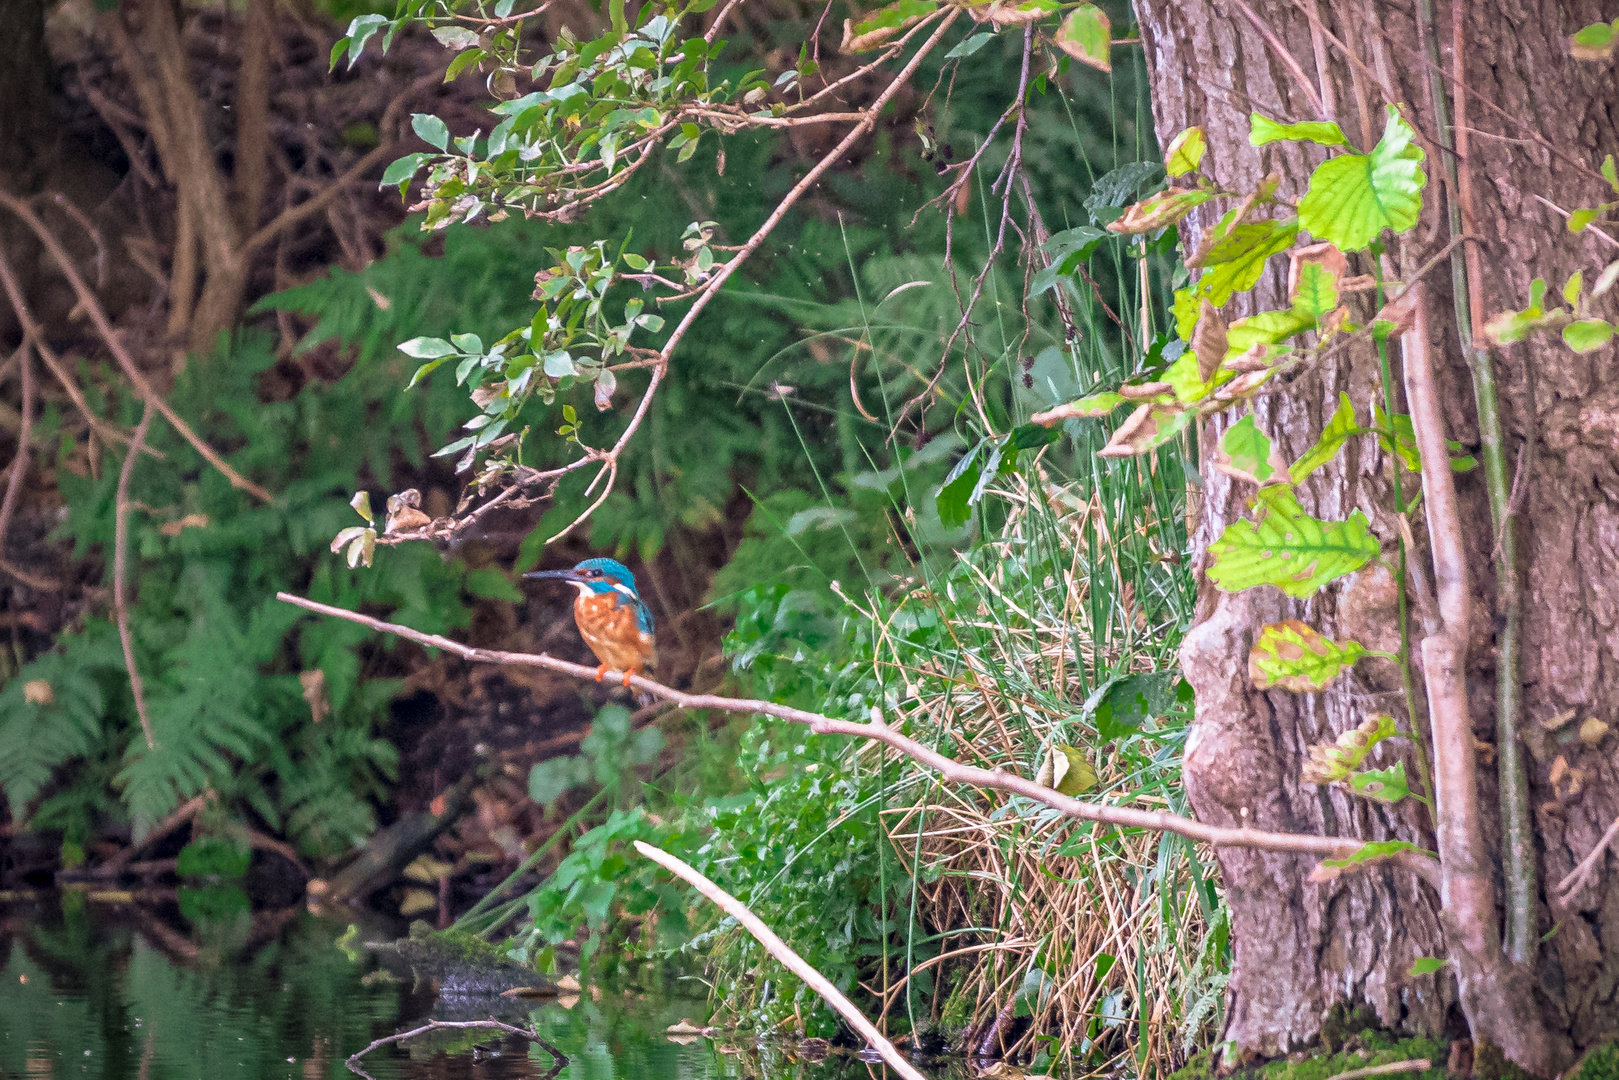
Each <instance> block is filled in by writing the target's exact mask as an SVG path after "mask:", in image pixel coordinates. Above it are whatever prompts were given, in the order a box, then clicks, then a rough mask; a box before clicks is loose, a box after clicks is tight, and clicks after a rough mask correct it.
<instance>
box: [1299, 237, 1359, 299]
mask: <svg viewBox="0 0 1619 1080" xmlns="http://www.w3.org/2000/svg"><path fill="white" fill-rule="evenodd" d="M1312 263H1313V264H1315V265H1316V266H1319V267H1321V269H1323V270H1325V271H1326V272H1327V273H1329V274H1331V275H1332V276H1333V277H1334V278H1336V279H1338V280H1339V281H1342V280H1343V277H1344V275H1345V274H1346V273H1348V272H1349V259H1348V257H1347V256H1346V255H1344V253H1343V252H1341V251H1339V250H1338V249H1337V247H1335V246H1334V245H1332V244H1329V243H1326V242H1325V241H1323V242H1322V243H1319V244H1311V245H1310V246H1309V247H1301V248H1294V249H1293V250H1292V251H1291V252H1289V253H1288V265H1287V298H1288V299H1289V300H1297V299H1298V298H1299V272H1300V271H1301V270H1303V269H1304V267H1306V266H1308V265H1310V264H1312ZM1340 288H1341V286H1340Z"/></svg>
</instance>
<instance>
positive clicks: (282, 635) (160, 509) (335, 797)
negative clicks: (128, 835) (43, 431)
mask: <svg viewBox="0 0 1619 1080" xmlns="http://www.w3.org/2000/svg"><path fill="white" fill-rule="evenodd" d="M273 362H274V353H273V351H272V348H271V344H270V342H269V341H267V340H266V339H264V338H263V337H260V336H257V335H253V334H246V335H243V336H242V337H240V338H239V339H238V340H237V341H236V342H235V343H234V344H233V345H232V346H231V347H230V351H229V352H228V353H226V354H223V355H219V356H215V357H212V358H207V359H203V360H198V361H195V362H193V364H192V365H190V366H189V367H188V369H187V371H186V373H185V374H184V375H183V376H182V377H181V379H180V380H179V382H178V384H177V385H176V387H175V391H174V395H173V398H172V401H173V404H174V406H175V408H176V409H177V410H178V411H179V412H180V414H181V415H183V416H186V417H187V418H188V419H190V420H191V422H192V423H194V424H196V425H197V426H198V427H199V429H200V431H201V432H202V434H203V436H204V437H205V438H207V439H209V440H210V441H211V442H212V443H213V444H214V445H216V446H237V447H240V449H238V450H236V451H235V452H234V453H232V454H231V455H230V459H231V462H232V464H233V465H235V466H236V467H237V468H238V469H240V470H241V471H243V472H244V473H246V474H248V475H251V476H253V477H254V478H255V479H257V480H259V481H260V482H261V483H263V484H265V486H267V487H269V488H271V489H272V490H275V491H278V492H280V493H281V494H280V497H279V498H278V499H277V501H276V502H275V503H274V504H272V505H268V506H266V505H262V504H257V503H254V502H250V501H249V500H248V498H247V497H246V496H245V495H243V494H242V493H241V492H238V491H237V490H236V489H234V488H232V487H230V486H229V485H228V484H227V483H226V482H225V481H224V480H223V479H222V478H221V477H220V476H219V475H218V474H217V473H216V472H214V471H213V470H212V469H211V468H208V467H207V466H205V465H204V464H203V463H202V462H201V460H200V459H199V458H198V457H197V455H196V454H195V451H193V450H192V449H191V448H190V446H189V444H187V443H185V442H184V441H183V440H181V439H180V438H179V437H177V436H176V435H174V434H173V433H172V432H171V431H169V430H168V429H167V427H166V426H164V425H161V424H157V425H154V427H153V430H152V433H151V437H150V441H151V444H152V445H153V446H154V447H155V448H156V449H158V450H160V451H161V452H162V453H163V454H165V455H166V460H165V461H164V462H155V461H150V460H143V461H141V462H139V463H138V464H137V465H136V467H135V470H134V473H133V476H132V483H131V489H130V497H131V500H132V501H133V502H134V503H135V504H136V505H137V506H138V507H147V508H152V509H150V510H140V509H138V510H136V511H135V512H133V513H132V514H131V518H130V558H131V563H132V566H133V568H134V570H135V579H136V581H137V582H138V592H137V593H136V596H135V603H134V606H133V608H132V611H131V627H132V632H133V639H134V647H135V654H136V662H137V664H138V666H139V667H140V670H141V673H142V676H143V679H144V682H145V701H146V705H147V709H148V711H149V714H150V717H151V724H152V734H153V737H154V741H155V743H156V746H155V748H150V747H148V746H147V743H146V740H145V738H144V737H143V735H142V733H141V730H140V725H139V723H138V719H137V717H136V715H135V709H134V702H133V699H132V697H131V696H130V692H129V687H128V681H127V674H126V672H125V671H124V664H123V656H122V653H121V650H120V647H119V643H118V639H117V634H116V632H115V631H114V630H113V628H112V627H110V626H108V625H107V624H105V623H103V622H100V621H99V620H96V619H91V620H89V621H88V622H87V623H86V624H85V627H84V629H83V630H81V631H78V632H75V633H68V634H65V635H63V636H62V637H61V638H60V640H59V641H58V643H57V646H56V648H55V649H54V650H53V651H52V652H50V653H47V654H45V655H43V656H41V657H39V658H38V659H37V660H35V661H34V662H33V663H32V664H30V665H28V666H27V667H26V668H25V669H24V670H23V672H22V673H21V674H20V675H19V676H18V677H17V678H15V679H13V680H12V681H11V682H10V683H9V684H7V686H6V687H5V689H4V690H3V691H0V695H3V696H0V701H4V702H6V703H7V704H6V707H4V708H0V749H3V750H4V754H3V757H0V761H3V762H4V764H3V765H0V783H3V785H4V788H5V792H6V797H7V799H8V801H9V803H10V805H11V809H12V813H13V816H14V817H15V818H16V819H17V820H19V821H27V820H29V818H30V809H32V810H33V815H32V820H33V824H34V825H35V826H36V827H41V828H45V827H49V828H55V829H60V830H62V831H63V832H64V835H65V838H66V839H67V840H68V841H69V842H73V843H79V842H82V841H83V840H84V839H86V838H88V836H89V835H90V834H91V831H92V826H93V823H94V822H95V821H96V820H97V818H98V817H99V816H100V815H103V814H111V815H112V816H113V818H114V819H115V820H116V819H123V820H126V821H128V822H129V823H130V824H131V825H132V826H133V827H134V830H135V832H136V834H137V835H141V834H143V833H144V832H145V830H147V829H149V828H150V827H151V826H152V825H153V824H155V823H156V822H158V821H159V820H161V819H162V818H163V817H165V816H166V815H167V814H168V813H170V812H171V811H172V810H174V808H175V807H176V806H177V805H178V804H179V803H180V801H182V800H183V799H186V798H190V797H191V796H194V795H197V794H199V793H201V792H202V791H204V790H205V789H208V790H212V791H213V792H215V793H216V794H218V795H220V796H222V797H223V799H224V800H225V803H226V805H227V807H228V812H229V813H230V814H232V815H237V816H243V815H249V814H251V815H254V816H255V817H256V819H257V820H258V821H259V822H261V823H262V824H263V826H266V827H268V828H269V829H271V830H275V831H280V832H284V833H285V834H286V835H287V836H288V837H289V838H291V839H292V841H293V842H294V843H295V845H296V846H297V847H298V848H300V849H301V850H303V851H304V852H305V853H306V854H309V855H315V856H331V855H336V854H338V853H340V852H342V851H345V850H347V849H348V848H349V847H350V846H351V845H352V844H354V843H355V842H356V841H357V840H359V839H362V838H364V837H365V836H366V835H367V834H368V833H369V832H370V831H371V829H372V828H373V827H374V821H375V817H374V802H373V800H374V799H375V798H376V797H378V796H379V795H380V794H381V792H382V784H383V783H384V782H385V781H386V780H387V779H389V778H391V776H392V775H393V769H394V763H395V751H394V749H393V747H392V746H390V745H389V744H388V743H387V742H386V741H384V740H383V739H381V738H380V737H378V732H379V729H380V728H381V726H382V725H383V724H384V723H385V721H386V718H387V703H388V700H389V699H390V697H391V696H392V695H393V692H394V689H395V687H396V685H397V684H396V683H395V682H394V681H393V680H391V679H387V678H378V677H375V676H374V675H373V676H369V677H362V674H361V672H362V653H365V652H368V651H370V650H372V649H374V647H375V646H374V644H373V642H374V641H375V635H372V634H370V633H369V632H367V631H365V630H363V629H361V628H359V627H355V626H349V625H341V624H334V623H332V622H331V621H330V620H324V619H321V620H316V619H312V618H305V617H301V616H300V614H299V613H298V611H297V610H296V609H294V608H292V607H290V606H288V605H286V604H283V603H280V602H278V601H276V600H275V598H274V593H275V592H276V590H278V589H292V590H295V591H300V592H308V593H309V594H311V595H314V596H315V597H316V598H318V599H322V600H326V601H328V602H332V603H339V604H343V605H345V606H350V607H357V606H360V605H361V604H372V605H376V608H377V610H379V611H388V612H391V613H392V617H394V618H397V619H399V620H400V621H403V622H406V623H409V624H411V625H414V626H417V627H419V628H421V629H424V630H428V631H440V630H444V629H450V628H453V627H456V626H460V625H464V624H465V621H466V619H467V611H466V608H465V607H463V606H462V593H461V589H462V581H463V577H464V574H465V567H464V566H463V565H462V564H460V563H458V562H445V561H443V560H441V559H439V558H438V557H437V556H436V555H435V554H434V553H432V552H430V551H427V550H421V551H416V552H401V553H400V558H398V559H393V560H389V561H388V565H386V566H383V567H381V568H379V570H378V571H376V572H373V573H371V574H368V575H364V576H355V575H353V574H351V573H350V572H349V571H348V570H346V569H345V568H343V566H342V565H341V563H340V562H339V560H337V559H335V558H334V557H332V556H331V555H330V554H328V553H327V550H326V549H327V540H328V539H329V537H330V536H331V535H332V534H333V533H334V532H336V531H337V525H338V524H339V523H340V522H345V521H352V520H353V513H354V511H353V510H351V509H350V508H348V507H346V506H344V505H343V504H344V501H345V500H346V498H347V492H348V491H349V490H352V488H354V487H355V486H357V485H358V484H359V483H360V482H361V478H362V477H366V476H370V477H372V478H375V477H376V476H377V473H378V472H381V473H382V474H383V475H384V476H387V475H389V474H391V473H392V471H393V467H394V460H393V454H394V453H395V452H398V453H399V454H400V455H401V456H403V457H405V458H407V459H408V458H409V457H411V456H415V457H416V458H417V459H418V460H421V455H422V448H421V445H420V443H421V435H420V431H421V430H422V429H423V428H425V430H426V431H427V432H428V433H429V435H431V434H432V433H433V429H434V427H435V424H434V422H433V406H435V405H436V404H438V403H437V402H435V400H434V399H433V398H432V397H431V396H425V395H417V396H416V397H415V398H414V399H410V400H407V401H404V402H403V403H401V402H400V401H399V398H398V394H397V390H398V386H399V381H398V380H399V379H400V376H401V370H402V369H401V366H400V365H398V364H396V363H393V362H391V361H388V362H381V363H379V362H371V363H361V364H360V365H358V366H357V367H356V368H355V369H354V370H353V371H351V372H350V373H349V374H348V375H345V376H344V377H342V378H341V379H338V380H336V381H334V382H330V383H324V382H318V381H311V382H310V383H308V384H306V385H305V387H304V388H303V389H302V390H301V391H300V392H299V393H298V394H296V395H295V396H293V397H291V398H288V399H286V400H283V401H270V402H266V401H263V400H261V399H260V398H259V395H258V381H259V377H260V376H261V375H262V374H263V373H264V372H265V371H266V370H267V369H268V368H269V367H270V366H271V364H273ZM423 406H426V408H423ZM133 407H134V406H133V403H125V405H124V408H125V410H126V412H127V411H128V410H131V409H133ZM396 448H397V450H396ZM64 452H65V451H64ZM117 473H118V470H117V469H116V468H112V469H107V470H103V471H102V473H101V475H100V476H99V478H96V477H79V476H77V475H75V474H74V473H72V472H71V471H70V470H68V469H66V468H63V469H59V470H58V475H59V476H60V478H61V479H60V484H61V493H62V496H63V499H64V501H65V503H66V512H65V517H64V521H63V524H62V526H61V527H60V530H59V536H60V537H61V538H62V539H64V540H66V541H70V542H71V543H72V544H73V545H74V549H75V551H76V553H78V554H80V555H84V554H88V553H89V552H90V551H92V550H96V549H99V550H101V551H106V552H110V549H111V542H112V537H113V514H112V503H113V495H114V488H115V486H116V482H117ZM107 563H108V565H109V566H110V563H111V559H110V554H109V557H108V559H107ZM109 573H110V570H109ZM317 669H318V670H319V671H320V672H321V673H322V675H323V677H324V685H325V691H326V694H327V698H328V701H327V704H328V705H329V706H330V714H329V716H327V717H326V719H325V720H324V722H322V723H319V724H317V723H314V722H313V719H314V717H313V714H312V710H311V705H310V703H309V701H308V700H306V698H305V696H304V689H303V686H302V684H301V683H300V681H299V677H298V676H299V673H300V672H301V671H310V670H317ZM30 686H33V687H34V689H33V690H30ZM41 686H48V687H49V693H48V694H42V693H41V692H40V689H39V688H40V687H41ZM114 794H115V795H116V798H113V795H114ZM41 795H45V796H46V798H45V799H44V800H43V801H39V802H38V805H37V807H35V806H34V804H35V803H36V801H38V800H39V798H40V796H41Z"/></svg>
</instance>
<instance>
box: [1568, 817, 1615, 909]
mask: <svg viewBox="0 0 1619 1080" xmlns="http://www.w3.org/2000/svg"><path fill="white" fill-rule="evenodd" d="M1615 836H1619V818H1614V819H1613V824H1612V825H1609V826H1608V831H1607V832H1605V833H1603V834H1602V839H1601V840H1598V841H1597V845H1596V847H1594V848H1592V849H1591V853H1590V854H1589V855H1587V856H1586V857H1585V858H1583V859H1581V860H1580V865H1578V866H1576V867H1575V868H1574V869H1573V870H1571V871H1569V873H1568V874H1567V876H1565V877H1564V878H1563V880H1562V881H1559V882H1558V883H1557V890H1556V891H1557V899H1558V900H1560V901H1562V902H1563V903H1565V904H1566V903H1568V900H1569V898H1570V897H1571V896H1573V895H1574V894H1575V893H1577V892H1579V891H1580V890H1581V889H1583V888H1585V886H1586V884H1587V883H1588V882H1589V881H1590V880H1591V878H1592V877H1593V876H1594V875H1595V874H1596V870H1597V867H1598V866H1599V865H1600V864H1601V862H1602V856H1603V853H1604V852H1606V851H1607V850H1608V847H1609V846H1610V845H1611V844H1612V843H1613V838H1614V837H1615Z"/></svg>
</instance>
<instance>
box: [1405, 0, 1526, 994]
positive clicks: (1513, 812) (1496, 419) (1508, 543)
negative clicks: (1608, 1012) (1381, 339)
mask: <svg viewBox="0 0 1619 1080" xmlns="http://www.w3.org/2000/svg"><path fill="white" fill-rule="evenodd" d="M1456 18H1457V20H1458V21H1457V22H1456V23H1455V24H1454V33H1455V35H1456V37H1455V41H1456V43H1457V44H1458V45H1460V43H1461V36H1460V35H1461V25H1462V24H1461V22H1460V21H1459V20H1460V18H1461V13H1460V11H1459V10H1458V12H1457V15H1456ZM1417 28H1418V30H1419V31H1420V32H1421V35H1422V38H1423V45H1424V48H1425V51H1426V52H1427V54H1428V92H1429V98H1430V100H1431V102H1432V105H1433V110H1434V126H1435V128H1436V129H1437V131H1438V139H1439V147H1440V150H1441V151H1443V152H1442V153H1441V155H1440V158H1441V166H1442V175H1443V176H1444V179H1445V208H1446V220H1447V223H1448V224H1449V226H1450V235H1451V236H1452V238H1460V237H1461V236H1462V235H1463V234H1464V233H1465V232H1466V230H1467V227H1468V225H1469V224H1470V223H1469V222H1465V221H1464V220H1463V217H1462V211H1463V185H1462V180H1461V176H1460V175H1459V173H1458V167H1457V154H1456V152H1455V148H1454V147H1453V146H1452V143H1451V137H1452V135H1451V127H1450V114H1449V106H1448V102H1447V97H1446V93H1445V78H1444V69H1443V68H1442V67H1441V66H1440V60H1439V38H1438V33H1437V30H1436V27H1435V26H1434V13H1433V0H1418V3H1417ZM1452 60H1453V62H1454V64H1455V66H1456V71H1455V78H1456V82H1457V84H1458V85H1461V84H1462V83H1463V82H1464V81H1465V80H1464V74H1465V72H1464V70H1463V66H1464V64H1465V63H1466V56H1465V54H1464V53H1463V51H1462V49H1461V48H1459V47H1458V48H1457V49H1456V55H1455V56H1454V57H1453V58H1452ZM1459 107H1460V106H1458V108H1459ZM1461 167H1462V168H1463V169H1465V168H1466V162H1465V161H1463V162H1462V165H1461ZM1467 256H1468V252H1467V251H1464V250H1463V246H1462V245H1460V244H1457V243H1456V242H1455V239H1453V240H1452V243H1451V248H1450V271H1451V297H1452V299H1453V300H1454V303H1455V309H1456V336H1457V339H1458V341H1459V343H1460V345H1461V350H1462V357H1463V359H1465V360H1466V361H1467V367H1468V370H1469V371H1470V372H1471V373H1472V376H1473V397H1474V402H1475V407H1476V410H1477V412H1478V430H1479V441H1480V444H1481V445H1480V448H1479V457H1480V459H1481V460H1482V464H1483V466H1484V468H1483V472H1484V487H1485V490H1486V491H1487V492H1488V494H1489V500H1490V520H1491V523H1492V524H1493V525H1494V528H1495V535H1496V537H1497V543H1496V544H1495V551H1494V554H1495V592H1496V605H1497V607H1498V608H1499V614H1500V616H1501V632H1500V635H1499V637H1498V639H1497V642H1498V649H1497V655H1496V661H1495V673H1496V679H1495V683H1496V689H1495V752H1496V768H1497V775H1498V778H1499V784H1500V795H1499V799H1498V801H1499V803H1500V807H1501V832H1502V837H1501V849H1502V871H1503V876H1504V877H1505V878H1506V914H1507V917H1506V925H1505V932H1504V934H1503V937H1504V942H1505V947H1506V951H1507V955H1508V957H1509V958H1510V959H1511V960H1512V962H1513V963H1515V964H1528V963H1530V962H1531V961H1532V960H1533V959H1534V955H1535V946H1536V944H1537V942H1538V940H1539V937H1540V933H1539V931H1538V929H1537V928H1536V924H1535V907H1536V903H1537V895H1536V888H1535V838H1534V833H1533V831H1532V830H1531V828H1530V824H1529V777H1528V773H1527V770H1526V769H1525V766H1524V761H1523V755H1522V754H1521V753H1519V748H1518V717H1519V715H1520V713H1521V712H1522V705H1523V681H1522V678H1521V676H1520V671H1521V668H1522V665H1523V597H1522V584H1523V583H1522V578H1521V575H1520V574H1519V572H1518V539H1517V537H1518V530H1517V520H1516V519H1517V515H1516V514H1515V513H1514V512H1513V508H1512V502H1511V485H1510V484H1509V482H1508V480H1507V464H1506V449H1505V447H1504V445H1503V443H1504V439H1503V437H1502V433H1501V409H1500V406H1499V403H1498V402H1497V399H1496V389H1495V367H1494V364H1493V363H1492V362H1491V359H1490V353H1489V350H1488V349H1486V348H1484V347H1483V345H1482V344H1481V343H1480V342H1479V340H1478V338H1477V337H1476V335H1475V333H1474V330H1475V325H1476V322H1477V320H1478V319H1479V317H1480V312H1479V311H1478V310H1477V307H1478V304H1479V303H1480V295H1481V293H1482V287H1481V286H1482V283H1481V282H1480V281H1478V280H1477V277H1478V259H1477V258H1476V257H1475V258H1474V259H1473V260H1472V261H1471V263H1469V260H1468V257H1467ZM1526 437H1527V439H1528V441H1529V442H1530V443H1532V442H1533V441H1534V431H1533V416H1532V415H1531V417H1530V424H1529V426H1528V432H1527V436H1526Z"/></svg>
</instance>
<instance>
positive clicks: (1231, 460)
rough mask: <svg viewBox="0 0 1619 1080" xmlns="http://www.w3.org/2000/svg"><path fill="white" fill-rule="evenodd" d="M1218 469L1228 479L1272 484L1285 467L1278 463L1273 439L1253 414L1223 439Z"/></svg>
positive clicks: (1239, 422)
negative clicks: (1262, 428)
mask: <svg viewBox="0 0 1619 1080" xmlns="http://www.w3.org/2000/svg"><path fill="white" fill-rule="evenodd" d="M1214 467H1215V468H1217V469H1219V470H1220V471H1221V472H1223V473H1225V474H1226V475H1227V476H1233V477H1236V478H1237V479H1239V480H1247V481H1248V482H1249V483H1253V484H1265V483H1268V482H1270V481H1271V480H1273V479H1274V478H1275V477H1276V475H1277V473H1278V472H1280V471H1281V470H1282V468H1283V466H1282V464H1281V462H1279V461H1277V460H1275V451H1274V450H1273V449H1272V448H1271V441H1270V439H1269V438H1268V437H1267V436H1266V435H1265V433H1264V432H1263V431H1260V430H1259V425H1257V424H1255V423H1254V418H1253V416H1251V415H1250V416H1244V417H1243V418H1242V419H1241V420H1238V421H1237V422H1236V423H1235V424H1232V425H1231V426H1230V427H1229V428H1227V429H1226V432H1225V434H1224V435H1222V436H1221V437H1220V449H1219V451H1218V452H1217V453H1216V454H1215V456H1214Z"/></svg>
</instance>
